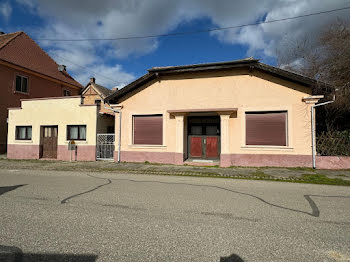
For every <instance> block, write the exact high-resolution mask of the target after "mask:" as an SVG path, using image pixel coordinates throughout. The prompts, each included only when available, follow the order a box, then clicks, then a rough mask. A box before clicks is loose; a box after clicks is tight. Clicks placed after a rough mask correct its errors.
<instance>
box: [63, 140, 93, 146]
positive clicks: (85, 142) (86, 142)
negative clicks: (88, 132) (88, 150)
mask: <svg viewBox="0 0 350 262" xmlns="http://www.w3.org/2000/svg"><path fill="white" fill-rule="evenodd" d="M70 141H71V140H68V141H64V143H65V144H67V145H68V144H69V142H70ZM74 142H75V144H76V145H79V144H80V145H84V144H88V141H87V140H74Z"/></svg>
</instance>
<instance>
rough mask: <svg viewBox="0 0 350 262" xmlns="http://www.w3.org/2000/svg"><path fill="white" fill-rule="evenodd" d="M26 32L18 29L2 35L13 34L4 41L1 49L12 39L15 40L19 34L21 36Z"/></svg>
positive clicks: (0, 46)
mask: <svg viewBox="0 0 350 262" xmlns="http://www.w3.org/2000/svg"><path fill="white" fill-rule="evenodd" d="M22 33H24V32H23V31H17V32H14V33H9V34H3V35H0V37H1V36H5V35H13V36H11V37H10V38H9V39H7V40H5V43H3V44H2V45H0V49H2V48H4V47H5V46H7V45H8V44H9V43H10V42H11V41H12V40H14V39H15V38H17V36H19V35H20V34H22Z"/></svg>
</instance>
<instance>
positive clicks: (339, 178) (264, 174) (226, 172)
mask: <svg viewBox="0 0 350 262" xmlns="http://www.w3.org/2000/svg"><path fill="white" fill-rule="evenodd" d="M0 168H1V169H30V170H35V169H37V170H58V171H88V172H90V171H91V172H118V173H121V172H123V173H142V174H153V175H178V176H205V177H229V178H240V179H262V180H280V181H293V182H306V183H315V184H336V185H350V170H313V169H310V168H275V167H230V168H220V167H199V166H175V165H159V164H146V163H119V164H118V163H115V162H110V161H96V162H63V161H48V160H7V159H0Z"/></svg>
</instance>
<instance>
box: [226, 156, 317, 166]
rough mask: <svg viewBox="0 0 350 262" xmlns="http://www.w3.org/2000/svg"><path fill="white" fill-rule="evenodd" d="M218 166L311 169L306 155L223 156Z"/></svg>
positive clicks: (310, 162)
mask: <svg viewBox="0 0 350 262" xmlns="http://www.w3.org/2000/svg"><path fill="white" fill-rule="evenodd" d="M220 166H221V167H229V166H254V167H262V166H275V167H312V157H311V156H307V155H267V154H224V155H221V156H220Z"/></svg>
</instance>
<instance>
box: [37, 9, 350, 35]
mask: <svg viewBox="0 0 350 262" xmlns="http://www.w3.org/2000/svg"><path fill="white" fill-rule="evenodd" d="M347 9H350V6H348V7H343V8H337V9H332V10H327V11H322V12H317V13H310V14H305V15H298V16H292V17H287V18H281V19H275V20H270V21H262V22H257V23H250V24H243V25H235V26H228V27H217V28H212V29H204V30H197V31H187V32H177V33H169V34H159V35H144V36H129V37H116V38H82V39H50V38H37V39H34V40H40V41H60V42H64V41H69V42H73V41H74V42H77V41H115V40H129V39H146V38H157V37H168V36H181V35H191V34H200V33H208V32H214V31H222V30H229V29H237V28H242V27H247V26H256V25H262V24H270V23H275V22H282V21H288V20H293V19H298V18H303V17H308V16H315V15H321V14H327V13H332V12H337V11H342V10H347Z"/></svg>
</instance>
